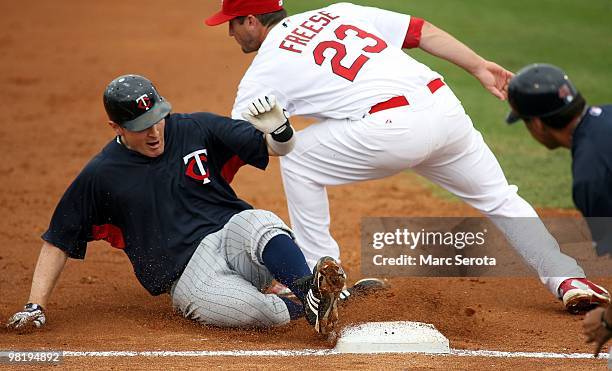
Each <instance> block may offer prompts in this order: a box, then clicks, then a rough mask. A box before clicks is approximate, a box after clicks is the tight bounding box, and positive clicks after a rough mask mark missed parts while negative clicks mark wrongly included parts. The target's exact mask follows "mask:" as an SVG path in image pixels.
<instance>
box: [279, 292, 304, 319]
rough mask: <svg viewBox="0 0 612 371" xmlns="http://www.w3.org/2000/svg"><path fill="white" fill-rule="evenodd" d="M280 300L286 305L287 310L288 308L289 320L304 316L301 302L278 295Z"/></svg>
mask: <svg viewBox="0 0 612 371" xmlns="http://www.w3.org/2000/svg"><path fill="white" fill-rule="evenodd" d="M280 298H281V300H282V301H284V302H285V305H287V310H289V318H291V320H294V319H298V318H300V317H303V316H304V306H303V305H302V304H298V303H296V302H294V301H293V300H291V299H288V298H284V297H282V296H281V297H280Z"/></svg>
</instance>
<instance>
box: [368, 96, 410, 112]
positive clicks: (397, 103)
mask: <svg viewBox="0 0 612 371" xmlns="http://www.w3.org/2000/svg"><path fill="white" fill-rule="evenodd" d="M409 104H410V103H408V99H406V97H404V96H403V95H400V96H398V97H393V98H391V99H389V100H387V101H384V102H380V103H378V104H375V105H373V106H372V108H370V114H372V113H376V112H379V111H384V110H386V109H391V108H396V107H402V106H407V105H409Z"/></svg>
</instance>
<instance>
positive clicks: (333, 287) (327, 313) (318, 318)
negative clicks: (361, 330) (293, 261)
mask: <svg viewBox="0 0 612 371" xmlns="http://www.w3.org/2000/svg"><path fill="white" fill-rule="evenodd" d="M304 280H305V281H304V284H309V285H310V288H309V289H308V293H307V294H306V300H305V303H304V312H305V315H306V320H307V321H308V323H310V324H311V325H312V326H313V327H314V328H315V330H316V331H317V332H318V333H320V334H322V335H326V334H329V333H330V332H332V331H333V330H334V327H335V326H336V323H337V322H338V300H339V298H340V293H341V292H342V289H343V288H344V284H345V282H346V273H344V270H343V269H342V267H341V266H340V264H339V263H338V262H337V261H336V260H335V259H334V258H332V257H329V256H324V257H322V258H321V259H319V261H318V262H317V265H316V266H315V267H314V269H313V272H312V276H308V277H305V278H304Z"/></svg>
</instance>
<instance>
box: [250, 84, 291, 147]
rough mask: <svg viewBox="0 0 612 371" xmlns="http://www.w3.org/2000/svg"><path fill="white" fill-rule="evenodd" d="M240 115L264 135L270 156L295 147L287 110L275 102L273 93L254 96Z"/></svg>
mask: <svg viewBox="0 0 612 371" xmlns="http://www.w3.org/2000/svg"><path fill="white" fill-rule="evenodd" d="M242 117H243V118H244V119H245V120H247V121H249V122H250V123H251V124H252V125H253V126H255V128H257V130H259V131H261V132H262V133H264V134H265V135H266V143H267V145H268V153H269V154H270V155H271V156H283V155H286V154H287V153H289V152H291V150H293V147H295V135H294V131H293V127H291V124H290V123H289V119H288V118H289V116H288V115H287V111H285V110H284V109H283V107H281V105H280V104H278V103H277V102H276V97H275V96H274V95H270V96H262V97H259V98H255V99H254V100H253V101H252V102H251V103H250V104H249V105H248V111H245V112H243V113H242Z"/></svg>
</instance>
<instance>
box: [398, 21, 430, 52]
mask: <svg viewBox="0 0 612 371" xmlns="http://www.w3.org/2000/svg"><path fill="white" fill-rule="evenodd" d="M424 24H425V20H423V19H421V18H417V17H410V24H409V25H408V32H406V38H405V39H404V44H403V45H402V48H404V49H412V48H417V47H418V46H419V44H420V43H421V32H422V31H423V25H424Z"/></svg>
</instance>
